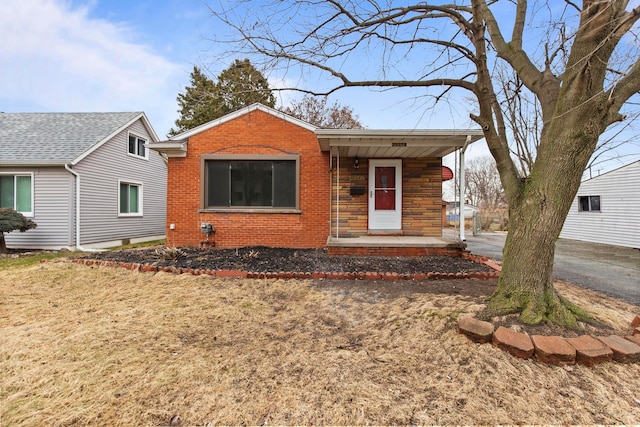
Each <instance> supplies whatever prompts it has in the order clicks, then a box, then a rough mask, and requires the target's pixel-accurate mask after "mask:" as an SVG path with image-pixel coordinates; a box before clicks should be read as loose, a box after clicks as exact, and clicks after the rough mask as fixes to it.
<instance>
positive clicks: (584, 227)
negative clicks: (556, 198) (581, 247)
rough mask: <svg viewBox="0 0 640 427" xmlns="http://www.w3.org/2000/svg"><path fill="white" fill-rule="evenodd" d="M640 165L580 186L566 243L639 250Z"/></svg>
mask: <svg viewBox="0 0 640 427" xmlns="http://www.w3.org/2000/svg"><path fill="white" fill-rule="evenodd" d="M638 183H640V161H637V162H634V163H630V164H628V165H626V166H622V167H620V168H618V169H615V170H612V171H610V172H607V173H604V174H602V175H600V176H597V177H595V178H592V179H588V180H586V181H584V182H582V184H580V189H579V190H578V194H577V195H576V198H575V200H574V201H573V204H572V206H571V210H570V211H569V214H568V215H567V219H566V221H565V223H564V227H563V228H562V232H561V233H560V237H562V238H564V239H574V240H583V241H587V242H593V243H603V244H607V245H615V246H626V247H630V248H640V186H639V184H638Z"/></svg>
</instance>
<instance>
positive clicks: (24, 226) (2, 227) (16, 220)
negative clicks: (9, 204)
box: [0, 208, 38, 254]
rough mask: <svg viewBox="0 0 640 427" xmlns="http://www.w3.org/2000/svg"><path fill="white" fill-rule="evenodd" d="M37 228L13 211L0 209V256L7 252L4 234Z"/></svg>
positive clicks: (27, 219)
mask: <svg viewBox="0 0 640 427" xmlns="http://www.w3.org/2000/svg"><path fill="white" fill-rule="evenodd" d="M37 226H38V225H37V224H36V223H35V222H33V221H32V220H30V219H29V218H26V217H25V216H24V215H22V214H21V213H19V212H16V211H15V210H13V209H9V208H0V254H6V253H7V252H8V250H7V244H6V242H5V240H4V233H11V232H12V231H16V230H18V231H20V232H25V231H27V230H31V229H32V228H36V227H37Z"/></svg>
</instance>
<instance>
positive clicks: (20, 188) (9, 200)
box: [0, 174, 33, 216]
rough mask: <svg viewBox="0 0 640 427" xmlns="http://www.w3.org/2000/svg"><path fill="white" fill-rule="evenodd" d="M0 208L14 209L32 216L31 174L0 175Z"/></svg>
mask: <svg viewBox="0 0 640 427" xmlns="http://www.w3.org/2000/svg"><path fill="white" fill-rule="evenodd" d="M0 208H10V209H15V210H16V211H18V212H20V213H21V214H23V215H26V216H33V176H32V175H31V174H15V175H0Z"/></svg>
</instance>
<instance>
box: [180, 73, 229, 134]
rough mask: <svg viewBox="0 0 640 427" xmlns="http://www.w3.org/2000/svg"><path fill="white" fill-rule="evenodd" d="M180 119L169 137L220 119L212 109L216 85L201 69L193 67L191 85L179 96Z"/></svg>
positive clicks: (214, 102)
mask: <svg viewBox="0 0 640 427" xmlns="http://www.w3.org/2000/svg"><path fill="white" fill-rule="evenodd" d="M177 100H178V104H179V105H180V110H178V112H179V113H180V117H179V118H178V119H177V120H176V128H175V129H174V128H171V130H170V131H169V136H173V135H177V134H179V133H182V132H184V131H186V130H189V129H193V128H194V127H196V126H198V125H201V124H202V123H206V122H208V121H210V120H213V119H215V118H216V117H219V116H217V115H215V109H214V108H212V107H213V106H214V105H215V104H217V102H216V101H215V83H214V82H213V80H211V79H210V78H208V77H207V76H206V75H204V74H203V73H202V71H201V70H200V68H198V67H195V66H194V67H193V71H192V72H191V84H190V85H189V86H187V87H186V88H185V91H184V93H180V94H178V98H177Z"/></svg>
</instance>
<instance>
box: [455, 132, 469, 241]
mask: <svg viewBox="0 0 640 427" xmlns="http://www.w3.org/2000/svg"><path fill="white" fill-rule="evenodd" d="M470 143H471V135H467V140H466V141H465V142H464V145H463V146H462V148H461V149H460V203H459V205H458V221H459V222H460V241H461V242H466V241H467V239H466V237H465V235H464V203H465V199H464V186H465V183H464V152H465V151H466V149H467V146H468V145H469V144H470Z"/></svg>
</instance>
